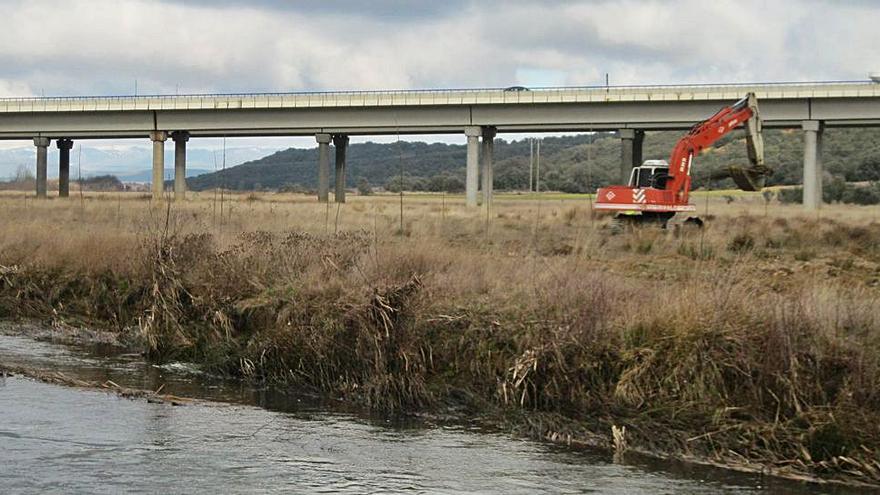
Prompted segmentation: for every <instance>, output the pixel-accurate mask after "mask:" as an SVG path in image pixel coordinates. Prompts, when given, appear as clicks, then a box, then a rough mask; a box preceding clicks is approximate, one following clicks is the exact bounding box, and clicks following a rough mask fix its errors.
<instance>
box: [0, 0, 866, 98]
mask: <svg viewBox="0 0 880 495" xmlns="http://www.w3.org/2000/svg"><path fill="white" fill-rule="evenodd" d="M2 5H3V9H2V13H3V15H2V16H0V95H16V96H17V95H40V94H46V95H59V94H61V95H71V94H130V93H133V92H134V87H135V80H137V84H138V92H139V93H142V94H143V93H172V94H173V93H175V92H177V91H179V92H181V93H184V92H214V91H219V92H238V91H242V92H245V91H297V90H332V89H377V88H437V87H473V86H508V85H513V84H523V85H532V86H538V85H590V84H600V83H603V82H604V77H605V76H604V75H605V73H606V72H608V73H610V77H611V83H612V84H654V83H688V82H731V81H739V82H751V81H799V80H843V79H845V80H852V79H865V78H866V74H867V72H868V71H869V70H872V69H873V70H880V50H878V47H880V26H878V21H880V2H874V1H869V0H864V1H831V0H827V1H825V0H774V1H750V0H735V1H734V0H729V1H728V0H713V1H707V0H671V1H657V0H654V1H651V0H645V1H640V0H616V1H580V2H564V1H547V2H540V1H535V0H532V1H528V2H525V1H522V2H520V1H516V0H507V1H497V2H496V1H491V0H483V1H474V2H470V1H464V0H451V1H450V0H447V1H426V2H416V1H412V2H409V1H403V0H379V1H370V2H362V1H345V0H323V1H317V0H313V1H303V2H297V1H281V0H263V1H250V2H246V1H232V0H228V1H224V0H165V1H150V0H3V1H2ZM365 5H369V6H368V7H367V6H365Z"/></svg>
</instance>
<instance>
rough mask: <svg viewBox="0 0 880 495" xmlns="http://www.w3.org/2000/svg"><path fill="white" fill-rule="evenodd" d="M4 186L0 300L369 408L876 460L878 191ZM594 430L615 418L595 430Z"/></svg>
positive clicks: (643, 444)
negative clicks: (474, 193)
mask: <svg viewBox="0 0 880 495" xmlns="http://www.w3.org/2000/svg"><path fill="white" fill-rule="evenodd" d="M192 196H193V198H192V199H190V200H188V201H186V202H184V203H181V204H173V205H162V204H158V205H151V204H150V203H149V202H148V201H145V200H144V199H143V198H142V197H141V196H139V195H133V194H132V195H125V194H104V195H87V196H85V197H84V198H83V199H79V198H71V199H70V200H66V201H62V200H58V199H53V200H49V201H42V202H38V201H35V200H34V199H32V198H25V197H24V196H21V195H18V196H16V195H11V194H7V195H0V212H2V215H0V232H2V238H0V265H2V268H0V315H7V316H30V317H51V318H54V319H56V320H63V321H65V322H68V323H73V324H86V325H89V324H91V325H100V326H109V327H111V328H115V329H116V330H119V331H121V332H124V333H125V334H127V335H130V336H132V337H133V338H134V339H136V340H137V341H138V342H139V343H140V344H141V345H144V346H145V347H146V350H147V351H148V352H149V353H150V356H151V357H152V358H153V359H159V360H161V359H170V358H184V359H194V360H198V361H201V362H204V363H206V364H207V365H209V366H211V367H213V368H214V369H215V370H217V371H221V372H225V373H228V374H232V375H238V376H244V377H248V378H250V379H254V380H269V381H274V382H279V383H290V384H295V385H298V386H308V387H312V388H314V389H316V390H320V391H323V392H326V393H331V394H337V395H341V396H344V397H346V398H348V399H350V400H356V401H360V402H362V403H364V404H366V405H368V406H370V407H375V408H378V409H383V410H390V411H394V410H403V411H414V410H425V409H429V408H437V407H442V406H447V405H455V406H456V407H462V406H464V407H467V408H470V409H469V410H473V411H479V412H486V411H492V410H495V411H508V412H511V411H517V410H519V411H529V412H528V414H527V419H525V420H522V423H523V424H528V425H530V432H531V433H533V434H536V435H541V436H549V437H552V438H569V436H574V437H575V438H577V436H578V435H581V436H584V437H585V436H587V435H588V434H589V433H590V432H592V433H595V432H610V431H611V426H612V425H615V426H621V427H625V428H626V432H627V434H626V439H627V444H628V448H629V449H631V450H633V449H634V450H639V449H641V450H652V451H659V452H665V453H670V454H675V455H695V456H698V457H701V458H708V459H712V460H714V461H717V462H724V463H728V464H729V463H738V464H752V465H760V466H763V467H767V468H770V469H773V470H775V471H776V472H781V473H783V474H785V473H789V474H792V473H807V474H811V475H816V476H820V477H825V478H835V479H846V480H850V481H852V480H858V481H862V482H872V483H877V482H880V464H878V461H877V460H878V448H880V426H878V425H880V395H878V390H880V310H878V309H877V308H878V307H880V289H878V284H880V247H878V246H880V243H878V241H880V225H878V224H877V223H876V222H875V218H876V215H877V213H878V209H877V208H866V207H865V208H858V207H845V208H844V207H830V208H826V209H824V210H822V211H821V216H820V215H819V214H813V215H809V216H806V215H803V214H802V213H801V211H800V209H799V208H797V207H792V206H787V207H786V206H779V205H772V207H771V208H765V205H764V202H763V200H762V199H761V198H760V196H759V195H753V196H749V195H744V196H741V197H738V198H737V200H736V201H734V202H733V203H731V204H727V200H726V199H725V198H724V197H723V196H718V195H710V196H708V201H709V202H708V206H707V204H706V203H705V201H706V196H703V197H698V198H697V203H698V204H699V205H700V209H701V210H702V211H701V215H703V216H704V217H707V215H705V209H706V208H707V207H708V213H709V215H708V217H711V220H710V222H709V227H708V228H707V229H704V230H702V231H699V230H683V229H669V230H668V231H660V230H656V229H643V230H635V231H631V232H625V233H623V234H620V235H612V233H611V230H610V229H609V228H608V225H609V218H608V217H605V216H599V215H591V214H590V208H589V203H588V201H586V200H558V199H554V200H531V199H521V198H517V199H511V200H504V199H503V198H500V199H499V200H498V201H496V202H495V204H494V206H493V209H492V211H490V212H488V214H487V212H485V211H480V210H477V211H469V210H466V209H465V208H464V207H463V205H462V201H461V198H457V197H456V198H450V197H441V196H438V195H432V196H416V197H407V198H405V201H404V216H403V220H402V222H401V218H400V216H399V215H400V210H399V208H400V205H399V202H398V201H399V198H397V197H370V198H363V197H353V198H349V203H347V204H345V205H343V206H337V205H335V204H330V205H320V204H317V203H316V202H315V201H314V200H313V199H312V198H311V197H305V196H295V195H286V194H262V195H260V194H258V195H248V196H237V195H233V196H231V197H230V196H229V195H228V194H227V195H225V199H224V201H223V203H222V204H221V203H220V202H219V197H218V198H217V201H215V197H214V195H213V194H202V195H192ZM608 441H609V442H610V437H609V439H608Z"/></svg>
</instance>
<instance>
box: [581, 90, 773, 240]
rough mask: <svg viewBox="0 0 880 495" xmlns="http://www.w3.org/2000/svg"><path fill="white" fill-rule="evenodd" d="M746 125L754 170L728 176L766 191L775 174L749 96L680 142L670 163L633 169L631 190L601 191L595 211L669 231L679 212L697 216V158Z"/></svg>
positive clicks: (755, 106)
mask: <svg viewBox="0 0 880 495" xmlns="http://www.w3.org/2000/svg"><path fill="white" fill-rule="evenodd" d="M740 125H744V126H745V128H746V144H747V147H748V156H749V162H750V166H749V167H748V168H742V167H737V166H730V167H728V169H727V170H726V171H725V173H724V174H723V177H728V176H729V177H731V178H732V179H733V181H734V182H735V183H736V185H737V186H738V187H739V188H740V189H742V190H744V191H757V190H760V189H761V188H763V187H764V181H765V179H766V177H767V175H769V174H770V169H769V168H768V167H767V166H766V165H764V140H763V137H762V134H761V132H762V131H761V127H762V126H761V117H760V114H759V113H758V102H757V98H756V97H755V94H754V93H749V94H748V95H746V97H745V98H743V99H741V100H739V101H738V102H736V103H734V104H733V105H731V106H728V107H725V108H723V109H721V110H720V111H718V113H716V114H715V115H713V116H712V117H710V118H709V119H707V120H704V121H703V122H700V123H699V124H696V125H695V126H693V127H692V128H691V130H690V132H688V133H687V134H686V135H685V136H684V137H682V138H681V139H680V140H679V141H678V143H676V145H675V147H674V148H673V150H672V154H671V156H670V158H669V161H668V162H667V161H666V160H646V161H645V162H644V163H643V164H642V165H641V166H639V167H634V168H633V169H632V173H631V174H630V179H629V184H628V185H625V186H609V187H603V188H600V189H599V191H598V193H597V196H596V198H597V199H596V201H597V202H596V204H595V205H594V208H596V209H597V210H612V211H617V212H618V215H617V218H619V219H621V220H628V221H631V222H634V223H642V222H657V223H660V224H661V225H663V226H664V227H665V226H666V223H667V222H668V221H669V220H670V219H671V218H672V217H673V216H674V215H675V214H676V213H678V212H689V211H696V206H694V205H693V204H691V203H690V201H689V197H690V191H691V167H692V166H693V161H694V157H695V156H697V155H698V154H699V153H700V152H701V151H703V150H704V149H706V148H707V147H709V146H711V145H712V143H714V142H716V141H718V140H719V139H721V138H722V137H724V136H725V135H727V134H728V133H730V132H731V131H733V130H734V129H736V128H737V127H739V126H740ZM670 164H671V167H670ZM716 178H719V177H716ZM687 221H688V222H692V223H695V224H697V225H702V223H703V222H702V221H701V220H700V219H699V218H695V217H691V218H689V219H688V220H687Z"/></svg>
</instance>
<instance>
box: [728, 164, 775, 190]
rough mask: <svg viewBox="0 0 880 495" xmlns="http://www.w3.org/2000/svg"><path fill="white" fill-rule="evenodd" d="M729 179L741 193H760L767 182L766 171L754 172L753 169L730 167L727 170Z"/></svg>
mask: <svg viewBox="0 0 880 495" xmlns="http://www.w3.org/2000/svg"><path fill="white" fill-rule="evenodd" d="M727 172H728V174H730V178H731V179H733V182H735V183H736V186H737V187H739V188H740V189H742V190H743V191H760V190H761V189H763V188H764V183H765V182H766V181H767V175H768V174H767V171H766V170H756V169H755V168H754V167H747V168H745V167H737V166H735V165H731V166H730V167H728V168H727Z"/></svg>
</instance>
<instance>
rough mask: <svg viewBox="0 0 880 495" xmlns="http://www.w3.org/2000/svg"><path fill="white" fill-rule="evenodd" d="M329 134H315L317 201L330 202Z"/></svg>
mask: <svg viewBox="0 0 880 495" xmlns="http://www.w3.org/2000/svg"><path fill="white" fill-rule="evenodd" d="M330 139H331V137H330V134H316V135H315V140H317V141H318V201H320V202H321V203H327V202H329V201H330Z"/></svg>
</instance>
